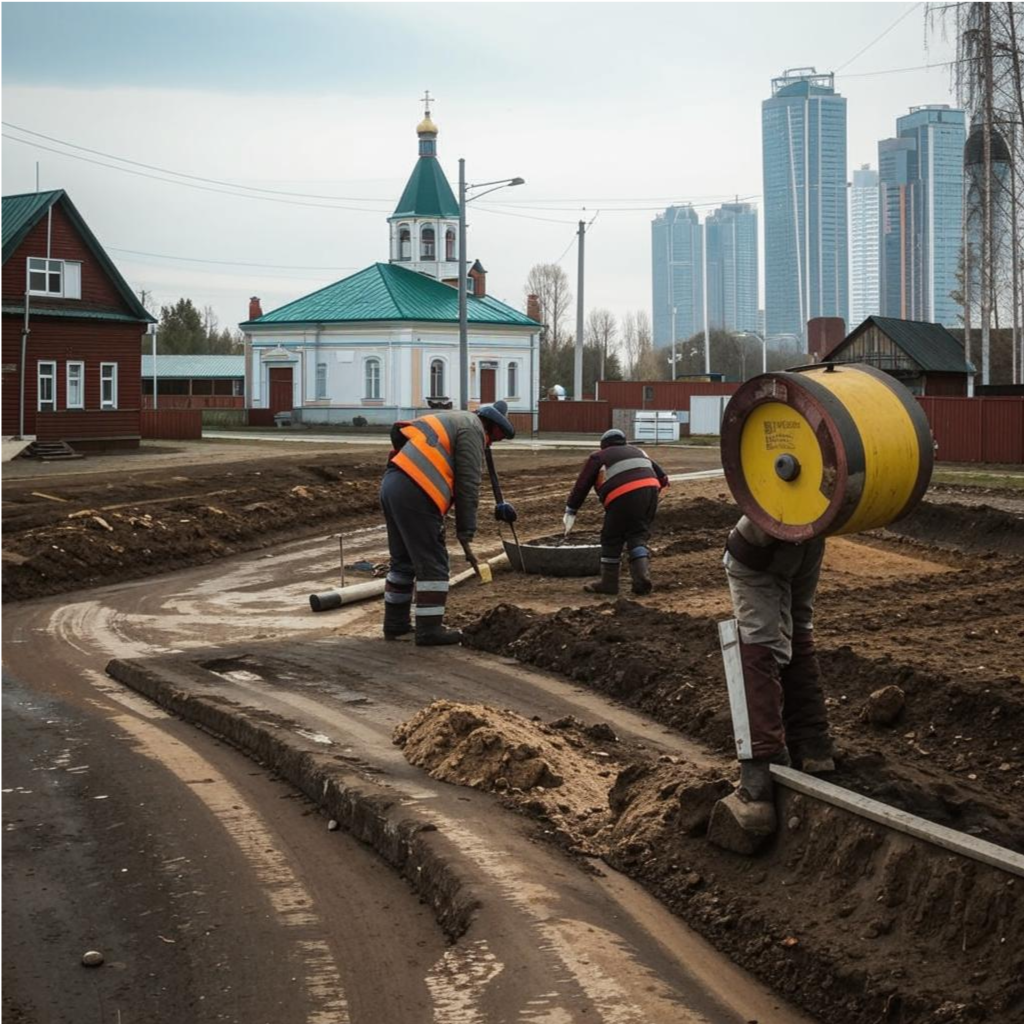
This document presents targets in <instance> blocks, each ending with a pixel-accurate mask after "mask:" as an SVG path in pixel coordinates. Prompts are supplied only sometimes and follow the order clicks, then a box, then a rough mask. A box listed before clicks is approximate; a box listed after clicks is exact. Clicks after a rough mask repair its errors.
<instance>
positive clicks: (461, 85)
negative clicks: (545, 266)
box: [2, 3, 954, 325]
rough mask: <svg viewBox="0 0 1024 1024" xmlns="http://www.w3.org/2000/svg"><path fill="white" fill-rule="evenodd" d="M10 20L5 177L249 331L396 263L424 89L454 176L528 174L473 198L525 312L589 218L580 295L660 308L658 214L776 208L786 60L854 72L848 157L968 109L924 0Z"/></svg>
mask: <svg viewBox="0 0 1024 1024" xmlns="http://www.w3.org/2000/svg"><path fill="white" fill-rule="evenodd" d="M904 15H905V16H904ZM901 16H902V20H900V21H899V23H898V24H895V26H894V23H895V22H897V19H900V18H901ZM893 26H894V27H893ZM879 36H882V38H880V39H879V38H878V37H879ZM2 39H3V120H4V122H5V127H4V136H5V138H4V142H3V192H4V194H5V195H10V194H13V193H18V192H31V191H34V189H35V177H36V162H37V161H38V162H39V165H40V172H39V173H40V188H42V189H51V188H64V189H66V190H67V191H68V193H69V195H70V196H71V198H72V200H73V201H74V202H75V204H76V206H77V207H78V209H79V210H80V211H81V213H82V214H83V216H84V217H85V218H86V220H87V222H88V223H89V225H90V226H91V227H92V229H93V231H94V232H95V233H96V235H97V236H98V238H99V239H100V241H101V242H102V243H103V245H104V246H105V247H106V248H107V250H108V252H109V253H110V254H111V256H112V257H113V258H114V260H115V261H116V263H117V264H118V266H119V268H120V270H121V272H122V273H123V274H124V276H125V278H126V279H127V280H128V282H129V283H130V284H131V285H132V286H133V287H134V288H136V289H141V288H145V289H148V290H149V291H151V292H152V293H153V294H154V296H155V298H156V301H157V302H158V303H168V302H171V301H173V300H175V299H177V298H178V297H179V296H188V297H190V298H192V300H193V301H194V302H195V303H196V304H197V305H198V306H200V307H202V306H205V305H207V304H209V305H212V306H213V307H214V309H215V311H216V313H217V315H218V317H219V319H220V321H221V323H222V324H232V325H233V324H236V323H237V322H239V321H240V320H244V319H245V318H246V314H247V310H248V297H249V296H250V295H259V296H261V297H262V299H263V308H264V310H265V311H267V310H270V309H272V308H274V307H276V306H279V305H282V304H283V303H285V302H288V301H291V300H292V299H295V298H297V297H299V296H300V295H304V294H306V293H307V292H310V291H312V290H314V289H316V288H319V287H322V286H323V285H325V284H328V283H330V282H331V281H335V280H338V279H339V278H342V277H345V276H347V274H348V273H350V272H352V271H354V270H357V269H361V268H363V267H365V266H367V265H369V264H370V263H373V262H374V261H378V260H380V261H386V260H387V258H388V231H387V224H386V217H387V216H388V214H389V213H390V212H391V211H392V210H393V209H394V205H395V203H396V202H397V200H398V197H399V195H400V194H401V190H402V187H403V186H404V184H405V181H406V179H407V178H408V176H409V174H410V172H411V171H412V168H413V165H414V164H415V161H416V153H417V150H416V135H415V126H416V124H417V123H418V121H419V120H420V118H421V117H422V112H423V108H422V104H421V102H420V101H419V99H418V97H420V96H422V94H423V91H424V89H429V90H430V92H431V94H432V95H433V96H435V97H436V102H435V103H434V105H433V111H432V112H433V117H434V120H435V121H436V123H437V124H438V126H439V128H440V135H439V138H438V155H439V157H440V160H441V163H442V166H443V167H444V169H445V171H446V173H447V175H448V178H449V180H450V181H451V182H452V185H453V188H454V187H455V186H456V183H457V180H458V162H457V161H458V158H459V157H460V156H461V157H465V159H466V162H467V174H468V177H469V180H470V181H474V180H476V181H487V180H492V179H496V178H503V177H512V176H517V175H518V176H521V177H523V178H525V179H526V182H527V183H526V185H525V186H522V187H520V188H516V189H510V190H505V191H502V192H499V193H497V194H495V195H493V196H489V197H487V198H486V199H484V200H483V201H482V203H481V205H480V206H479V207H477V206H476V205H475V204H474V206H472V207H470V211H471V214H472V215H471V217H470V232H469V246H468V249H469V256H470V258H471V259H474V258H479V259H480V260H481V261H482V262H483V264H484V266H485V267H486V268H487V270H488V271H489V278H488V287H489V290H490V291H491V293H492V294H495V295H497V296H498V297H499V298H502V299H504V300H505V301H506V302H509V303H510V304H512V305H515V306H517V307H522V306H523V285H524V282H525V279H526V275H527V273H528V271H529V269H530V267H531V266H532V265H533V264H534V263H546V262H553V261H555V260H558V259H560V258H561V261H562V265H563V266H564V267H565V269H566V270H567V271H568V272H569V274H570V277H571V278H572V280H573V282H574V287H575V277H576V252H575V247H574V246H573V244H572V243H573V239H574V235H575V230H576V222H577V221H578V220H579V219H580V218H581V217H582V218H584V219H585V220H587V221H589V220H590V219H591V218H592V217H594V215H595V214H597V220H596V221H595V223H594V224H593V227H592V228H591V230H590V232H589V234H588V236H587V281H586V290H585V295H586V305H587V307H588V308H590V307H593V306H605V307H608V308H610V309H612V310H613V311H614V312H616V313H617V314H620V315H621V314H622V313H625V312H626V311H628V310H631V309H646V310H648V311H649V310H650V301H651V297H650V291H651V288H650V221H651V219H652V218H653V216H654V214H655V212H656V211H657V210H658V209H663V208H664V207H665V206H667V205H668V204H669V203H671V202H673V201H675V202H681V201H687V200H691V201H693V202H694V204H695V205H699V206H700V208H701V209H700V212H701V215H702V217H703V214H704V213H705V212H706V210H707V209H710V208H712V207H713V206H714V205H717V203H719V202H722V201H725V200H727V199H731V198H732V197H733V196H740V197H753V201H754V202H758V203H759V201H760V192H761V127H760V125H761V122H760V110H761V106H760V105H761V101H762V100H763V99H765V98H766V97H767V96H768V95H769V94H770V82H771V78H772V77H773V76H774V75H778V74H779V73H780V72H781V71H782V70H783V69H785V68H791V67H802V66H814V67H816V68H817V69H818V71H820V72H823V71H829V70H835V71H837V78H836V86H837V89H838V91H840V92H841V93H842V95H844V96H846V97H847V99H848V124H849V129H848V155H849V163H850V168H851V169H852V168H854V167H858V166H860V165H861V164H863V163H870V164H871V165H872V166H877V142H878V140H879V139H880V138H885V137H887V136H889V135H892V134H893V133H894V121H895V118H896V117H897V116H898V115H900V114H903V113H905V112H906V111H907V109H908V108H909V107H910V106H917V105H921V104H926V103H947V102H948V103H953V102H954V100H953V97H952V94H951V89H950V76H949V69H948V68H947V67H936V68H930V69H923V70H905V69H908V68H909V69H918V68H920V66H921V65H930V64H939V63H941V62H943V61H948V60H949V59H950V58H951V56H952V55H953V54H952V50H953V47H952V43H951V42H950V41H947V40H945V39H944V38H943V36H942V33H941V32H940V31H934V32H928V31H926V26H925V14H924V5H923V4H909V3H802V4H776V3H760V4H729V3H716V4H699V3H695V4H669V3H665V4H641V3H631V4H616V3H608V4H591V3H576V4H559V3H543V4H541V3H536V4H535V3H519V4H509V3H496V4H481V3H472V4H470V3H467V4H430V3H422V4H405V3H395V4H391V3H374V4H342V3H338V4H334V3H323V4H304V3H289V4H276V3H191V4H176V3H152V4H134V3H116V4H107V3H75V4H63V3H45V4H36V3H4V4H3V7H2ZM861 51H863V52H861ZM876 72H878V73H876ZM11 125H16V126H18V127H19V128H21V129H28V130H30V131H32V132H37V133H41V134H43V135H46V136H50V137H51V139H56V140H60V141H59V142H54V141H50V140H47V139H44V138H38V137H34V136H28V135H26V134H24V133H23V132H21V131H18V130H16V129H14V128H12V127H11ZM9 136H17V137H18V138H20V139H23V140H28V139H30V140H31V141H33V142H34V143H36V144H37V145H25V144H24V143H23V142H17V141H12V140H11V138H9ZM67 143H73V144H74V145H76V146H78V147H85V148H86V149H89V150H94V151H98V152H99V153H102V154H108V155H109V156H101V155H97V153H88V152H85V151H84V150H83V149H77V150H76V149H69V148H68V146H67V145H66V144H67ZM37 146H45V147H48V148H47V149H42V148H37ZM54 150H56V151H59V152H54ZM71 153H75V154H77V155H78V156H79V157H86V158H88V159H89V160H91V161H98V162H99V163H100V164H117V165H118V166H121V167H131V168H132V169H133V170H135V171H139V172H143V173H145V174H155V175H157V176H158V177H167V175H162V174H161V172H159V171H149V170H146V169H145V168H143V167H138V166H132V165H128V164H125V163H123V162H122V161H116V160H111V159H110V158H109V157H110V156H113V157H120V158H124V159H127V160H131V161H136V162H138V163H141V164H147V165H151V166H152V167H156V168H164V169H167V170H170V171H175V172H178V173H179V174H186V175H194V176H196V177H199V178H205V179H213V180H214V181H217V182H231V183H234V184H236V185H242V186H247V187H249V188H250V189H254V188H259V189H267V190H277V191H280V192H288V193H299V194H300V195H298V196H293V197H291V198H289V197H287V196H280V195H278V196H271V197H268V198H253V197H252V196H251V195H246V196H237V195H225V194H220V193H218V192H217V191H206V190H200V189H197V188H191V187H187V186H186V185H185V184H182V181H183V180H184V179H181V178H177V179H176V181H175V182H174V183H167V182H165V181H157V180H154V179H153V178H151V177H142V176H139V175H138V174H128V173H125V172H124V171H122V170H115V169H112V168H111V167H108V166H99V165H98V164H97V163H90V162H85V161H84V160H82V159H75V158H73V157H72V156H71V155H69V154H71ZM193 184H195V185H202V186H204V188H205V189H219V188H220V186H219V185H216V184H212V183H210V182H193ZM308 196H321V197H329V198H326V199H324V198H306V197H308ZM318 206H319V207H320V208H317V207H318ZM339 207H344V208H339ZM598 211H600V212H598ZM125 250H133V252H126V251H125ZM140 253H147V254H156V255H139V254H140ZM171 257H174V259H172V258H171ZM200 261H209V262H200ZM245 264H256V265H255V266H245ZM762 305H763V296H762Z"/></svg>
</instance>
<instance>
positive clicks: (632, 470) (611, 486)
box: [565, 444, 668, 512]
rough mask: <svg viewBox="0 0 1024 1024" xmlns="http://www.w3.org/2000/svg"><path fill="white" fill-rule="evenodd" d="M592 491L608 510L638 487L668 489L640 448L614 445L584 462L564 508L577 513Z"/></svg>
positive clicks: (660, 471) (660, 469)
mask: <svg viewBox="0 0 1024 1024" xmlns="http://www.w3.org/2000/svg"><path fill="white" fill-rule="evenodd" d="M591 487H593V488H594V489H595V490H596V491H597V496H598V497H599V498H600V499H601V504H602V505H604V507H605V508H607V507H608V506H609V505H610V504H611V503H612V502H613V501H615V499H616V498H620V497H622V495H623V494H629V493H630V492H631V491H635V490H639V489H640V488H641V487H657V488H658V490H659V491H660V490H662V489H663V488H665V487H668V477H667V476H666V475H665V471H664V470H663V469H662V468H661V466H659V465H658V464H657V463H656V462H655V461H654V460H653V459H651V458H650V456H649V455H648V454H647V452H645V451H644V450H643V449H642V448H636V447H634V446H633V445H631V444H617V445H611V446H610V447H608V448H602V449H601V450H600V451H597V452H594V453H593V455H591V456H590V458H588V459H587V461H586V463H585V464H584V466H583V471H582V472H581V473H580V475H579V478H578V479H577V481H576V486H575V487H573V489H572V492H571V493H570V495H569V498H568V500H567V501H566V503H565V506H566V508H568V509H571V510H572V511H573V512H577V511H579V508H580V506H581V505H582V504H583V502H584V501H586V498H587V494H588V493H589V492H590V488H591Z"/></svg>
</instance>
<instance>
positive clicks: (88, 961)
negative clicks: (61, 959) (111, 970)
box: [82, 949, 103, 967]
mask: <svg viewBox="0 0 1024 1024" xmlns="http://www.w3.org/2000/svg"><path fill="white" fill-rule="evenodd" d="M102 963H103V954H102V953H101V952H99V950H96V949H90V950H89V951H88V952H87V953H83V954H82V966H83V967H99V966H100V964H102Z"/></svg>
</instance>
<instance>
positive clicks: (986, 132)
mask: <svg viewBox="0 0 1024 1024" xmlns="http://www.w3.org/2000/svg"><path fill="white" fill-rule="evenodd" d="M981 17H982V24H983V26H984V27H983V30H982V46H983V47H984V51H983V53H982V60H981V65H982V68H981V70H982V74H983V75H984V76H985V108H984V110H985V113H984V116H983V118H982V138H983V140H984V142H983V150H982V154H983V155H982V174H983V175H984V176H985V181H984V185H983V189H982V222H983V223H982V228H981V383H982V384H989V383H990V379H989V369H990V366H989V361H990V359H989V357H990V354H991V353H990V346H991V341H992V336H991V320H992V277H993V274H992V270H993V267H992V264H993V263H994V261H995V254H994V252H993V246H992V72H993V70H994V69H993V67H992V9H991V7H990V6H989V5H988V4H983V5H982V15H981Z"/></svg>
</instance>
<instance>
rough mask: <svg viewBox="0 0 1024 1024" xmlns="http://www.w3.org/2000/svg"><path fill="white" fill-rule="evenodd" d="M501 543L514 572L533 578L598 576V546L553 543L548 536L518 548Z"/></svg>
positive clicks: (599, 561) (505, 542)
mask: <svg viewBox="0 0 1024 1024" xmlns="http://www.w3.org/2000/svg"><path fill="white" fill-rule="evenodd" d="M557 540H558V541H560V540H561V538H557ZM502 543H503V544H504V545H505V554H506V555H507V556H508V561H509V564H510V565H511V566H512V568H513V569H518V570H519V571H522V570H524V569H525V570H526V572H528V573H531V574H533V575H536V576H598V575H600V572H601V545H600V544H571V543H556V540H555V539H552V538H550V537H541V538H540V539H539V540H531V541H526V542H524V543H522V544H518V545H517V544H515V543H513V542H512V541H508V540H506V541H503V542H502ZM520 556H521V557H520Z"/></svg>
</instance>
